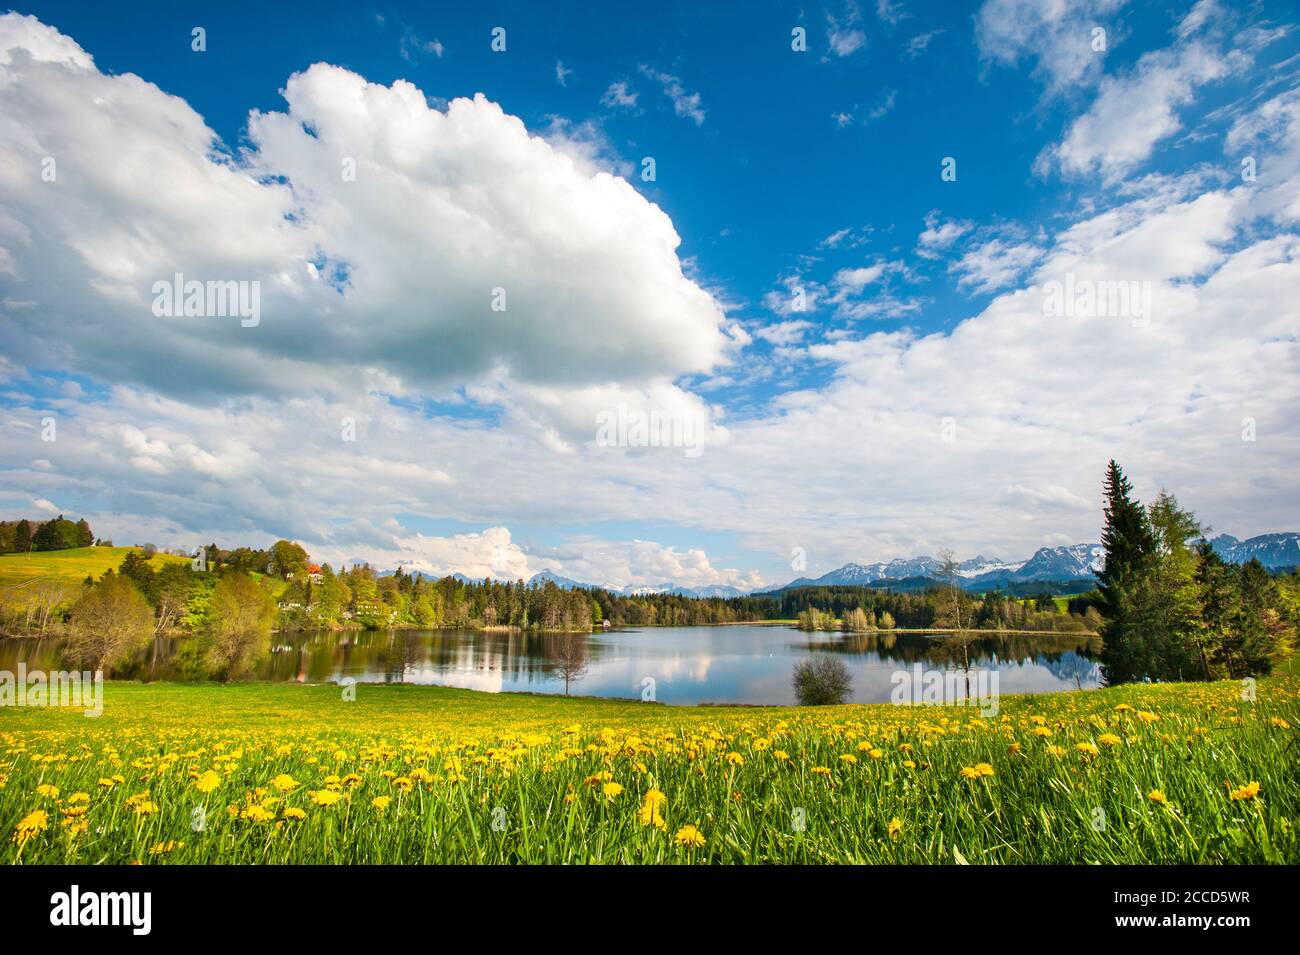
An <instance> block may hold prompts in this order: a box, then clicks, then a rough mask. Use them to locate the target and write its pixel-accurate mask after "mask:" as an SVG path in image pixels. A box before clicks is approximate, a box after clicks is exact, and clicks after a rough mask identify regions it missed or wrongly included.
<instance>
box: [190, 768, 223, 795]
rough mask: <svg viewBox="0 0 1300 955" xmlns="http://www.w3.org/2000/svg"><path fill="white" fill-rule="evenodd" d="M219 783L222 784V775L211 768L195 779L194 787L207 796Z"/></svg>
mask: <svg viewBox="0 0 1300 955" xmlns="http://www.w3.org/2000/svg"><path fill="white" fill-rule="evenodd" d="M219 785H221V777H220V776H219V775H217V774H216V773H214V772H213V771H212V770H210V769H209V770H208V771H207V772H205V773H203V774H202V775H201V776H199V778H198V779H196V780H194V788H195V789H197V790H198V791H199V792H201V793H203V794H204V795H205V796H206V795H207V794H208V793H210V792H212V790H214V789H216V788H217V787H218V786H219Z"/></svg>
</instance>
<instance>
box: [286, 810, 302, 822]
mask: <svg viewBox="0 0 1300 955" xmlns="http://www.w3.org/2000/svg"><path fill="white" fill-rule="evenodd" d="M283 815H284V818H286V819H292V820H293V821H294V822H302V821H303V820H304V819H306V818H307V810H305V809H299V808H298V807H297V806H285V807H284V813H283Z"/></svg>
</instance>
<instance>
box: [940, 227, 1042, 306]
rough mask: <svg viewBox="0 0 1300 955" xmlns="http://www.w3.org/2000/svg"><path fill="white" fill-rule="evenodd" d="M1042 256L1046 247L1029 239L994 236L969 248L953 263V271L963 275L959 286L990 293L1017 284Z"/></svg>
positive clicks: (960, 275) (960, 276)
mask: <svg viewBox="0 0 1300 955" xmlns="http://www.w3.org/2000/svg"><path fill="white" fill-rule="evenodd" d="M1042 256H1043V250H1042V249H1040V248H1039V247H1037V246H1035V245H1032V244H1030V243H1028V242H1014V241H1008V240H1007V239H1003V238H994V239H989V240H988V241H986V242H982V243H980V244H979V245H977V246H975V247H973V248H971V249H970V250H969V251H967V252H966V253H965V254H964V255H963V256H962V257H961V258H960V259H958V260H957V261H956V262H954V263H953V264H952V271H953V272H956V273H957V274H958V276H959V278H958V279H957V285H958V286H959V287H962V288H971V289H973V290H974V291H976V292H978V293H981V294H987V293H989V292H995V291H997V290H998V289H1002V288H1006V287H1007V286H1009V285H1011V284H1013V283H1014V282H1015V281H1016V280H1017V279H1019V278H1020V277H1021V276H1022V275H1024V274H1025V272H1026V271H1028V270H1029V268H1030V267H1031V266H1033V265H1034V264H1035V263H1036V262H1038V260H1039V259H1041V258H1042Z"/></svg>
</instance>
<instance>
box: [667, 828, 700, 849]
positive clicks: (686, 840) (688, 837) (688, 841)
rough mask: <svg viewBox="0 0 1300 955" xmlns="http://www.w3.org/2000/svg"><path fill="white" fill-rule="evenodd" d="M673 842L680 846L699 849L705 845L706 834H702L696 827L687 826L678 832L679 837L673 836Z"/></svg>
mask: <svg viewBox="0 0 1300 955" xmlns="http://www.w3.org/2000/svg"><path fill="white" fill-rule="evenodd" d="M673 841H674V842H676V843H677V844H678V845H679V846H686V848H688V849H697V848H699V847H700V846H702V845H704V833H702V832H700V830H699V829H698V828H697V827H696V826H692V825H685V826H682V827H681V828H680V829H678V830H677V835H675V836H673Z"/></svg>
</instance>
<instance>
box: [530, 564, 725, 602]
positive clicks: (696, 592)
mask: <svg viewBox="0 0 1300 955" xmlns="http://www.w3.org/2000/svg"><path fill="white" fill-rule="evenodd" d="M547 581H552V582H554V584H555V586H557V587H559V588H560V589H561V590H572V589H573V588H575V587H581V588H584V589H586V590H594V589H600V590H608V591H610V592H611V593H615V594H619V595H620V596H623V597H639V596H644V595H646V594H679V595H681V596H683V597H743V596H744V595H745V593H746V591H744V590H741V589H740V588H739V587H731V586H728V585H726V584H706V585H705V586H703V587H682V586H679V585H677V584H674V583H664V584H654V585H646V584H639V585H638V584H632V585H629V586H627V587H608V586H601V585H599V584H584V583H581V582H580V581H577V580H572V579H570V578H568V577H561V576H560V575H559V574H556V573H553V572H551V571H549V570H543V571H541V572H540V573H536V574H533V576H532V577H529V578H528V586H530V587H534V586H537V587H540V586H545V585H546V583H547Z"/></svg>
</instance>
